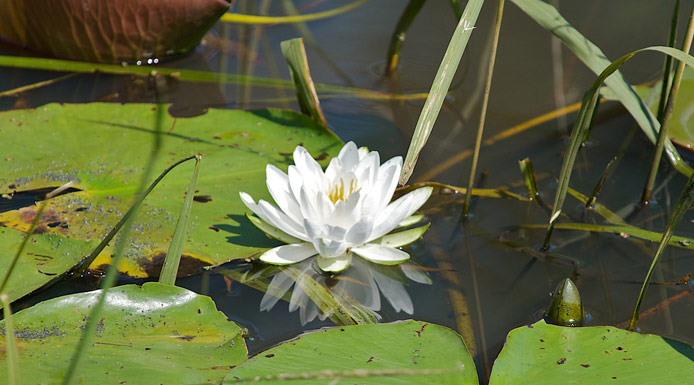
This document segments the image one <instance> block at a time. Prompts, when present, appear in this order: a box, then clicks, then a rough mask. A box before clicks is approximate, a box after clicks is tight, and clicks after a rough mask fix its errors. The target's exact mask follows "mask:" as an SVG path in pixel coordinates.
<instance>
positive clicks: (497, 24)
mask: <svg viewBox="0 0 694 385" xmlns="http://www.w3.org/2000/svg"><path fill="white" fill-rule="evenodd" d="M503 17H504V0H499V3H498V5H497V8H496V19H495V21H494V37H493V38H492V50H491V52H490V54H489V66H488V67H487V81H486V83H485V86H484V96H483V98H482V107H481V108H480V120H479V124H478V126H477V135H476V137H475V149H474V150H473V151H472V164H471V165H470V175H469V176H468V181H467V189H468V191H472V187H473V185H474V183H475V174H476V173H477V162H478V161H479V158H480V148H481V147H482V134H483V133H484V123H485V121H486V119H487V106H488V105H489V94H490V93H491V89H492V76H493V75H494V62H495V61H496V50H497V47H498V46H499V33H500V32H501V20H502V19H503ZM470 197H471V194H465V202H464V203H463V218H467V216H468V213H469V212H470Z"/></svg>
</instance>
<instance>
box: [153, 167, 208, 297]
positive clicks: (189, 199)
mask: <svg viewBox="0 0 694 385" xmlns="http://www.w3.org/2000/svg"><path fill="white" fill-rule="evenodd" d="M201 158H202V156H201V155H199V154H198V155H195V168H194V169H193V177H192V178H190V184H189V185H188V190H187V191H186V196H185V198H183V206H181V212H180V213H179V214H178V220H177V221H176V229H175V230H174V234H173V238H171V243H170V244H169V250H168V251H167V252H166V259H164V265H163V266H162V267H161V274H160V275H159V282H161V283H166V284H169V285H175V284H176V274H177V273H178V265H179V263H180V262H181V252H182V251H183V243H184V242H185V240H186V232H187V230H188V222H189V221H190V211H191V209H192V208H193V195H195V186H196V185H197V184H198V174H200V160H201Z"/></svg>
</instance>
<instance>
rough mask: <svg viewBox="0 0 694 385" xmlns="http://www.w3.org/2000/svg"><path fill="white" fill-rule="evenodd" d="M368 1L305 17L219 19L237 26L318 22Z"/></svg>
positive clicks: (234, 15) (227, 16)
mask: <svg viewBox="0 0 694 385" xmlns="http://www.w3.org/2000/svg"><path fill="white" fill-rule="evenodd" d="M367 1H368V0H354V1H353V2H351V3H349V4H345V5H343V6H341V7H337V8H334V9H331V10H328V11H322V12H316V13H309V14H306V15H293V16H255V15H241V14H238V13H230V12H227V13H225V14H224V15H222V17H221V18H220V19H219V20H220V21H224V22H227V23H237V24H286V23H301V22H306V21H312V20H320V19H325V18H328V17H333V16H337V15H339V14H342V13H345V12H348V11H351V10H353V9H356V8H358V7H360V6H362V5H363V4H364V3H366V2H367Z"/></svg>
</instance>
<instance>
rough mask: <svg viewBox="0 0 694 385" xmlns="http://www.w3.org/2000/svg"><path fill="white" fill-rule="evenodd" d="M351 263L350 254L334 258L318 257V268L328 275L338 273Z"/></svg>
mask: <svg viewBox="0 0 694 385" xmlns="http://www.w3.org/2000/svg"><path fill="white" fill-rule="evenodd" d="M351 263H352V253H345V254H343V255H340V256H337V257H335V258H325V257H322V256H320V255H319V256H318V267H320V269H321V270H323V271H326V272H329V273H339V272H341V271H343V270H345V269H346V268H348V267H349V265H350V264H351Z"/></svg>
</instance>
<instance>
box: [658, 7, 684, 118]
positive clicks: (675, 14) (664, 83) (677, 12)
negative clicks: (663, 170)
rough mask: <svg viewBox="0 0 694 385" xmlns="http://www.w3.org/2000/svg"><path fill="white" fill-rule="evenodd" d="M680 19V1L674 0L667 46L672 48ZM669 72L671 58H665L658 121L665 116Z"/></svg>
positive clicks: (670, 69) (669, 82) (669, 83)
mask: <svg viewBox="0 0 694 385" xmlns="http://www.w3.org/2000/svg"><path fill="white" fill-rule="evenodd" d="M679 17H680V0H675V9H674V10H673V11H672V21H671V22H670V34H669V36H668V41H667V46H668V47H674V46H675V41H676V39H677V22H678V20H679ZM670 71H672V58H671V57H670V56H665V64H664V65H663V80H662V84H661V85H660V99H659V100H658V110H657V115H656V116H657V117H658V121H659V122H662V121H663V116H664V115H665V104H666V103H667V95H668V94H669V93H670V85H671V84H672V82H671V81H670V80H671V78H670Z"/></svg>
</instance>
